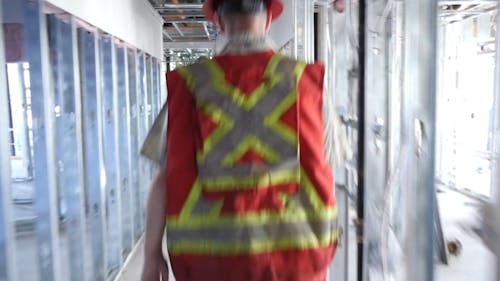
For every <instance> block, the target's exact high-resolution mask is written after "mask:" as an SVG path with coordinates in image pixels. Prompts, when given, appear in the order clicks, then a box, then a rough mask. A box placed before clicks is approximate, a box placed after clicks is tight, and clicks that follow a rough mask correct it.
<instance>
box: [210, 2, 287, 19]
mask: <svg viewBox="0 0 500 281" xmlns="http://www.w3.org/2000/svg"><path fill="white" fill-rule="evenodd" d="M267 12H268V13H271V19H272V20H275V19H277V18H278V17H279V16H280V15H281V13H283V3H282V2H281V0H268V1H267ZM203 14H204V15H205V17H206V18H207V19H208V20H210V21H212V22H214V23H217V24H218V23H219V16H218V15H217V7H215V1H214V0H205V3H203Z"/></svg>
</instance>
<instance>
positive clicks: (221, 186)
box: [201, 170, 300, 191]
mask: <svg viewBox="0 0 500 281" xmlns="http://www.w3.org/2000/svg"><path fill="white" fill-rule="evenodd" d="M299 178H300V175H299V173H298V172H297V171H290V170H286V171H276V172H267V173H265V174H263V175H261V176H257V175H254V176H245V177H230V176H229V177H216V178H204V179H201V181H202V182H203V186H204V187H205V189H206V190H209V191H229V190H248V189H255V188H267V187H269V186H274V185H281V184H289V183H290V184H291V183H296V182H298V181H299Z"/></svg>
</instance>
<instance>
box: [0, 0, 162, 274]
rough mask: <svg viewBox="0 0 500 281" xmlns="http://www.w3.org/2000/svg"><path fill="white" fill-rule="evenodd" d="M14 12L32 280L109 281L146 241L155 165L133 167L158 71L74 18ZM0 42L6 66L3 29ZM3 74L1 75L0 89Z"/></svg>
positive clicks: (1, 170) (3, 267) (1, 133)
mask: <svg viewBox="0 0 500 281" xmlns="http://www.w3.org/2000/svg"><path fill="white" fill-rule="evenodd" d="M21 3H22V5H21V7H20V8H19V9H21V8H22V10H23V13H24V19H25V21H24V27H25V28H24V36H23V38H24V49H25V53H26V62H27V63H28V64H29V78H30V81H29V84H30V90H31V92H32V100H31V108H32V120H31V121H32V123H33V147H32V150H33V152H34V157H33V163H34V169H33V185H34V190H35V195H34V198H36V200H34V201H35V204H34V211H35V213H36V223H35V236H34V237H35V238H36V243H34V245H36V251H33V252H36V253H37V254H38V255H37V257H36V258H37V259H38V264H37V265H36V266H35V267H34V268H35V270H36V269H38V272H37V274H36V275H37V277H38V279H39V280H47V281H62V280H75V281H78V280H81V281H90V280H92V281H101V280H103V281H104V280H109V279H112V278H114V277H115V276H116V273H117V272H118V271H119V269H120V268H121V266H122V265H123V261H124V259H125V258H126V256H127V255H128V254H129V253H130V252H131V251H132V248H133V247H134V246H135V244H136V242H137V241H138V239H139V237H140V236H141V235H142V233H143V226H144V209H145V198H146V192H147V189H146V188H147V186H148V184H149V181H150V180H151V175H152V173H151V172H152V171H151V170H152V166H151V164H149V163H148V162H147V161H145V160H142V159H141V160H139V159H140V157H139V147H140V145H141V144H142V141H143V139H144V138H145V136H146V133H147V130H148V129H149V126H150V125H151V124H152V122H153V120H154V117H155V116H156V115H157V114H158V112H159V111H160V106H161V94H160V81H161V77H160V64H159V63H158V60H157V59H156V58H152V57H150V56H148V55H146V54H144V53H142V52H140V51H137V50H135V49H133V48H127V47H125V46H124V45H122V44H121V43H117V41H116V39H115V38H113V37H112V36H110V35H107V34H103V33H100V32H99V31H98V30H95V29H92V28H90V29H89V27H88V25H87V24H84V25H80V24H79V21H78V20H77V19H75V18H74V17H73V16H71V15H68V14H65V13H62V12H61V13H57V14H50V15H46V14H45V12H44V7H43V5H44V4H43V2H39V1H31V0H23V1H22V2H21ZM50 11H51V12H52V11H55V10H54V9H50ZM1 15H2V13H1V9H0V19H1ZM83 26H85V27H83ZM0 43H2V44H0V65H4V63H5V62H4V59H3V55H4V49H3V34H2V32H1V30H0ZM6 75H7V74H6V73H5V68H1V69H0V86H1V87H5V85H7V83H6ZM3 92H4V93H7V89H4V90H3ZM0 98H1V100H0V280H1V281H3V280H9V281H16V280H17V278H16V275H17V272H16V268H15V265H14V263H15V262H16V261H17V260H16V255H15V251H14V248H15V237H14V233H13V231H14V229H13V225H14V224H13V222H14V221H13V219H12V217H11V212H12V198H11V195H10V193H11V188H12V187H11V184H10V181H11V171H10V162H9V161H10V157H9V156H10V153H9V132H8V128H9V124H7V121H8V120H9V103H8V96H7V95H6V94H5V95H1V96H0ZM4 123H5V124H4Z"/></svg>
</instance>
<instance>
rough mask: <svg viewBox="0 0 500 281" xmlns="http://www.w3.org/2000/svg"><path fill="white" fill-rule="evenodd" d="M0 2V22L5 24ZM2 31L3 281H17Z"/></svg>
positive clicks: (0, 274) (0, 215)
mask: <svg viewBox="0 0 500 281" xmlns="http://www.w3.org/2000/svg"><path fill="white" fill-rule="evenodd" d="M2 4H3V3H2V2H1V1H0V23H3V20H2V16H3V9H2V6H3V5H2ZM4 54H5V50H4V39H3V30H1V29H0V66H1V67H0V92H2V93H4V94H2V95H0V280H1V281H17V280H18V279H17V271H16V255H15V251H14V248H15V243H16V241H15V238H14V223H13V222H14V220H13V218H12V198H11V195H10V194H11V185H10V181H11V179H10V176H11V175H10V152H9V130H8V129H9V123H8V120H9V103H8V98H7V93H8V92H7V86H6V85H7V79H6V78H7V74H6V72H5V67H4V66H5V58H4Z"/></svg>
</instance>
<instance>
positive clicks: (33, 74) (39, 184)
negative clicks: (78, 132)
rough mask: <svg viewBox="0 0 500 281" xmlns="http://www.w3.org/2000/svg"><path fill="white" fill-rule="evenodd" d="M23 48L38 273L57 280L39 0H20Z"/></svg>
mask: <svg viewBox="0 0 500 281" xmlns="http://www.w3.org/2000/svg"><path fill="white" fill-rule="evenodd" d="M23 3H24V11H25V25H24V26H25V31H26V33H25V34H26V37H25V38H26V41H25V49H26V51H27V58H28V62H29V65H30V78H31V81H30V84H31V91H32V114H33V151H34V165H35V171H34V189H35V198H36V200H35V210H36V214H37V221H36V227H35V228H36V230H35V232H36V236H37V245H38V258H39V260H38V263H39V270H40V272H39V277H40V279H41V280H54V281H60V280H61V272H60V270H61V267H60V266H59V265H60V261H61V259H60V233H59V230H58V227H59V215H58V210H57V206H58V196H57V190H56V170H55V168H56V167H55V165H54V163H56V161H55V150H56V148H55V145H56V142H55V136H54V129H55V128H54V127H55V114H54V97H53V95H52V80H51V75H50V73H51V71H50V64H49V57H48V55H49V51H48V38H47V26H46V18H45V15H44V14H43V12H42V4H43V3H42V2H39V1H30V0H24V2H23Z"/></svg>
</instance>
